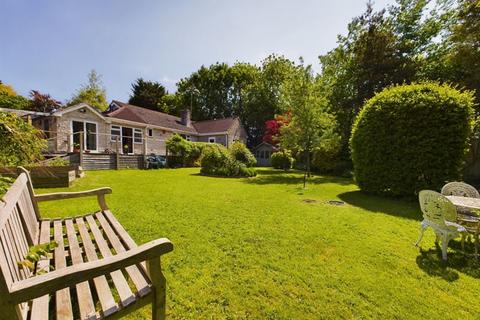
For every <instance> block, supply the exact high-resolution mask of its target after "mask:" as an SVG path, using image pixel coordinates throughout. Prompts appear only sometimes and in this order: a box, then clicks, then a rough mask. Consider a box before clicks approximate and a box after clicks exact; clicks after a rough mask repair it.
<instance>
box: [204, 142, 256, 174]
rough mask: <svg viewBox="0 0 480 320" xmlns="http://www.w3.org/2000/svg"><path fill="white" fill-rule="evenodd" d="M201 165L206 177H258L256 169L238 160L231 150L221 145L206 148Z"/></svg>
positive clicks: (209, 145)
mask: <svg viewBox="0 0 480 320" xmlns="http://www.w3.org/2000/svg"><path fill="white" fill-rule="evenodd" d="M201 165H202V169H201V170H200V172H201V173H202V174H205V175H213V176H223V177H253V176H255V175H256V171H255V169H254V168H249V167H247V166H246V165H245V164H244V163H241V162H240V161H238V160H236V159H235V158H234V157H233V155H232V153H231V152H230V150H228V149H227V148H225V147H224V146H222V145H219V144H207V145H205V146H204V148H203V152H202V157H201Z"/></svg>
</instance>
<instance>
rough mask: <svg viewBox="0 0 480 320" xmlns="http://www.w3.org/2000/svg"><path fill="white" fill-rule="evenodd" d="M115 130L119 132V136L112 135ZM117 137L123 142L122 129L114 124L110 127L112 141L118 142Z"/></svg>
mask: <svg viewBox="0 0 480 320" xmlns="http://www.w3.org/2000/svg"><path fill="white" fill-rule="evenodd" d="M113 130H115V131H118V135H117V134H115V135H113V134H112V131H113ZM116 137H118V139H119V141H122V127H121V126H117V125H114V124H112V125H111V126H110V141H111V142H117V140H116Z"/></svg>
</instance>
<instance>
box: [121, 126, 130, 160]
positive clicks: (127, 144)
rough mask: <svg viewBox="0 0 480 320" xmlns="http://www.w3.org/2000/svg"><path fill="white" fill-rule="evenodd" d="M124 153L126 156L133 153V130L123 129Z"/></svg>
mask: <svg viewBox="0 0 480 320" xmlns="http://www.w3.org/2000/svg"><path fill="white" fill-rule="evenodd" d="M122 151H123V153H124V154H127V153H133V129H132V128H127V127H122Z"/></svg>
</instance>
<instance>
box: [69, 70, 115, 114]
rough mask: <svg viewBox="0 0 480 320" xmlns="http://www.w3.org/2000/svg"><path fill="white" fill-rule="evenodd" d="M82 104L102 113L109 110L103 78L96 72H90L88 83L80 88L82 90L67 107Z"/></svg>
mask: <svg viewBox="0 0 480 320" xmlns="http://www.w3.org/2000/svg"><path fill="white" fill-rule="evenodd" d="M82 102H83V103H87V104H89V105H91V106H92V107H95V108H97V109H99V110H101V111H104V110H106V109H107V108H108V103H107V93H106V90H105V87H104V86H103V82H102V77H101V75H100V74H98V73H97V72H96V71H95V70H92V71H90V73H89V74H88V82H87V83H85V84H82V85H81V86H80V89H78V90H77V92H76V93H75V94H74V95H73V97H72V98H71V99H70V101H68V103H67V105H69V106H71V105H74V104H78V103H82Z"/></svg>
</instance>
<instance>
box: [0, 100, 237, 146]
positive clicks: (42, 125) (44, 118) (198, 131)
mask: <svg viewBox="0 0 480 320" xmlns="http://www.w3.org/2000/svg"><path fill="white" fill-rule="evenodd" d="M0 111H12V112H16V113H18V114H19V115H20V116H22V117H24V118H25V117H27V118H29V119H30V121H31V122H32V124H33V125H34V126H36V127H37V128H39V129H41V130H43V131H44V132H45V135H46V137H47V138H48V142H49V143H48V149H49V150H48V153H50V154H66V153H70V152H73V151H74V148H78V146H79V144H80V134H83V141H84V149H85V151H86V152H89V153H112V152H114V151H116V150H119V152H120V153H123V154H150V153H155V154H161V155H164V154H166V148H165V141H166V140H167V139H168V138H169V137H170V136H171V135H173V134H175V133H177V134H180V135H182V136H183V137H184V138H185V139H187V140H189V141H201V142H210V143H220V144H223V145H224V146H227V147H228V146H229V145H230V144H232V143H233V142H234V141H236V140H240V141H243V142H245V141H246V132H245V130H244V128H243V126H242V125H241V123H240V120H239V119H238V118H225V119H217V120H206V121H192V120H191V119H190V111H189V110H185V111H184V112H183V113H182V115H181V117H176V116H173V115H169V114H166V113H162V112H158V111H154V110H149V109H145V108H141V107H137V106H133V105H130V104H126V103H123V102H120V101H115V100H114V101H112V103H111V104H110V106H109V108H108V109H107V110H106V111H105V112H100V111H98V110H97V109H96V108H94V107H91V106H89V105H87V104H84V103H81V104H77V105H74V106H70V107H67V108H63V109H60V110H56V111H54V112H52V113H42V112H28V111H27V112H24V111H20V110H6V109H3V110H1V109H0Z"/></svg>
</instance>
